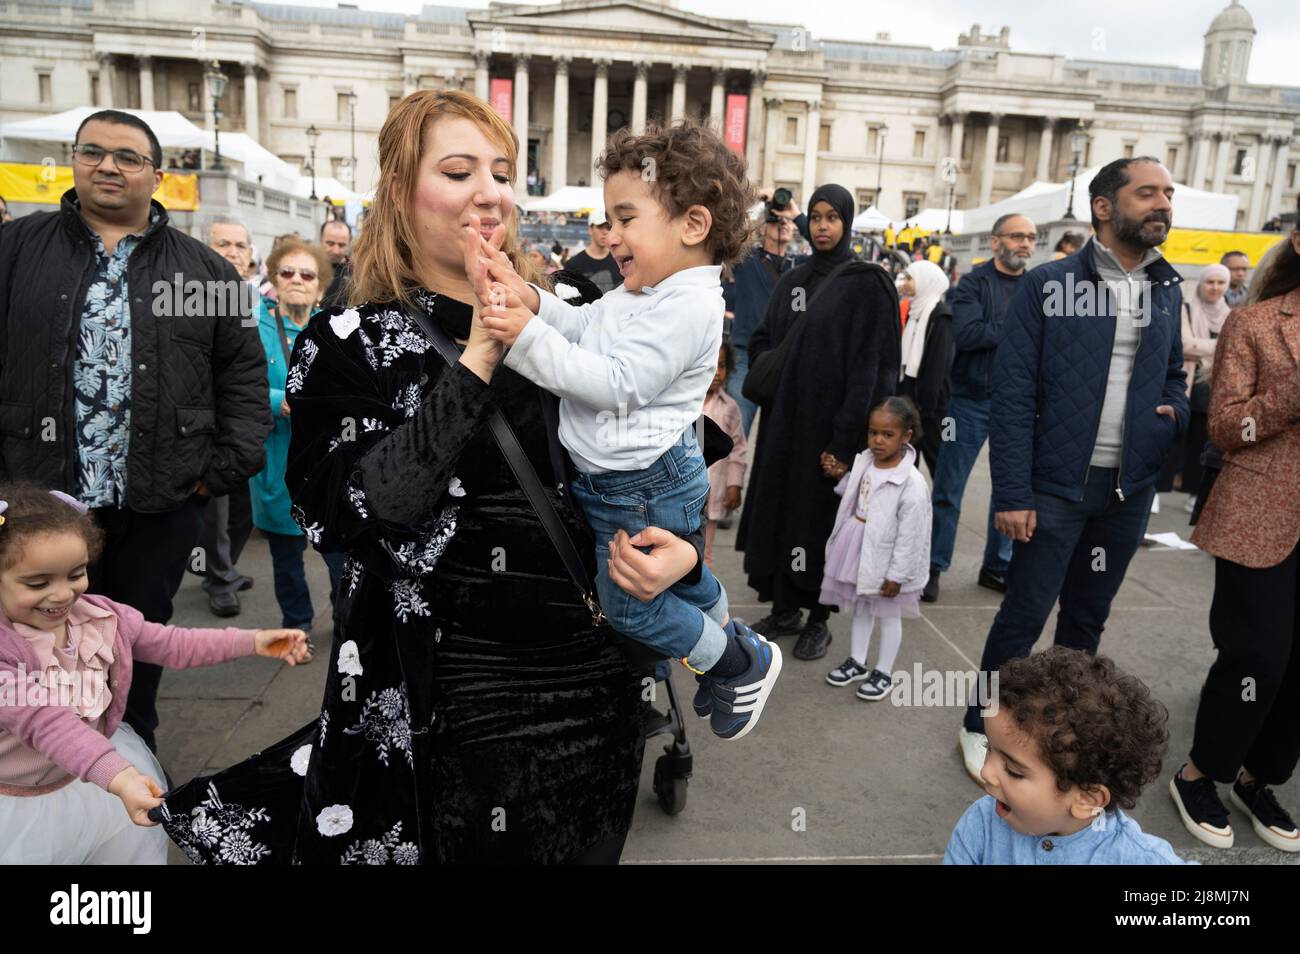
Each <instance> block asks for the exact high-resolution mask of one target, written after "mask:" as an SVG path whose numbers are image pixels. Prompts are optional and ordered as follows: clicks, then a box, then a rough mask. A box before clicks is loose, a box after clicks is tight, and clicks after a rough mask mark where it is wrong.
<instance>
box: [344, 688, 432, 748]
mask: <svg viewBox="0 0 1300 954" xmlns="http://www.w3.org/2000/svg"><path fill="white" fill-rule="evenodd" d="M343 734H344V735H359V736H361V737H362V738H364V739H365V740H366V741H367V742H373V743H375V748H376V754H378V756H379V761H381V762H383V763H384V765H388V764H389V763H388V755H389V752H390V750H393V749H396V750H397V751H398V752H401V753H402V754H403V755H404V756H405V758H406V764H407V767H408V768H414V767H415V759H414V755H413V754H412V752H411V708H410V704H409V703H408V702H407V699H406V687H405V686H399V687H398V688H396V689H384V690H383V691H382V692H378V693H375V692H372V693H370V697H369V698H368V699H366V701H365V704H364V705H363V706H362V708H361V717H360V718H359V719H358V721H357V724H356V725H354V726H352V727H351V728H350V729H344V730H343Z"/></svg>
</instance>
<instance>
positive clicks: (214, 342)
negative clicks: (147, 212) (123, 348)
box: [0, 189, 272, 513]
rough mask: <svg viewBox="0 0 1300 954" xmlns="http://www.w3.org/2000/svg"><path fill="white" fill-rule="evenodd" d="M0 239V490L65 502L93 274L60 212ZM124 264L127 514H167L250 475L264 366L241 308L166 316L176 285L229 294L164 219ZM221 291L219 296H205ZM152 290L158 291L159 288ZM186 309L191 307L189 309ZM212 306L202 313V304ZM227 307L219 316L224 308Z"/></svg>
mask: <svg viewBox="0 0 1300 954" xmlns="http://www.w3.org/2000/svg"><path fill="white" fill-rule="evenodd" d="M74 198H75V191H74V190H72V189H69V190H68V191H67V192H66V193H65V194H64V196H63V201H62V207H61V208H60V209H59V211H57V212H43V213H38V214H35V215H28V216H25V217H23V218H20V219H16V220H15V221H13V222H10V223H8V224H6V225H4V226H3V227H0V479H8V480H32V481H35V482H37V483H39V484H42V485H44V486H46V487H49V488H51V489H59V490H63V491H66V492H68V493H73V494H75V493H77V491H78V490H79V480H78V474H77V469H78V462H77V445H76V441H75V436H74V435H75V424H76V418H75V414H76V411H75V408H74V395H75V391H74V388H73V380H72V378H73V368H74V366H75V364H76V358H77V341H78V333H79V328H80V323H81V315H82V311H83V308H84V303H85V299H86V292H87V290H88V288H89V285H90V281H91V277H92V276H93V274H94V267H95V251H94V238H93V235H92V233H91V232H90V230H89V229H88V228H87V227H86V224H85V222H84V221H83V220H82V218H81V214H80V212H79V211H78V208H77V205H76V204H75V202H74V201H73V200H74ZM154 208H155V209H157V210H158V211H159V212H160V213H161V214H160V216H159V218H158V219H157V220H156V221H155V222H154V223H153V224H152V225H151V226H150V227H149V229H148V231H147V232H146V233H145V235H144V237H143V238H142V239H141V240H140V243H139V245H138V246H136V248H135V249H134V251H132V253H131V259H130V262H129V263H128V265H127V283H128V289H129V293H130V296H131V363H132V366H133V367H132V375H131V437H130V441H131V445H130V451H129V455H130V456H129V459H128V461H127V505H128V506H129V507H130V509H132V510H136V511H140V512H143V513H161V512H164V511H168V510H174V509H176V508H177V507H179V506H180V505H181V504H182V503H183V502H184V501H185V500H187V499H188V498H189V496H190V494H191V492H192V490H193V487H194V485H195V482H196V481H198V480H202V481H203V482H204V483H205V484H207V486H208V488H209V489H210V490H211V492H212V493H213V494H214V495H220V494H224V493H227V492H229V491H230V490H231V489H232V488H234V487H235V486H236V485H238V484H239V483H240V482H241V481H244V480H247V479H248V478H249V477H250V476H251V475H253V474H255V473H257V472H258V471H259V470H261V469H262V465H263V462H264V459H265V453H264V451H263V449H262V440H263V438H264V437H265V436H266V434H267V433H268V432H269V431H270V429H271V424H272V419H271V408H270V395H269V391H268V388H267V378H266V356H265V354H264V353H263V351H262V345H261V342H260V340H259V339H258V335H257V319H256V317H255V315H251V314H249V312H248V311H247V307H246V305H247V302H246V301H245V300H243V299H239V298H238V297H237V295H235V294H226V296H225V298H224V300H223V301H222V302H221V307H219V308H215V309H214V310H216V311H219V312H220V313H221V314H225V315H229V316H230V317H214V316H213V315H212V314H210V313H209V311H208V307H207V306H206V305H205V306H204V307H203V308H202V310H203V311H204V314H198V315H195V314H189V315H186V314H184V312H185V311H186V310H189V311H191V312H192V311H194V310H198V309H194V308H190V309H186V308H184V307H182V308H181V309H180V310H181V312H182V314H180V315H176V314H175V312H176V310H177V309H176V308H175V305H176V304H177V300H178V298H179V300H180V303H181V304H182V306H184V297H185V292H184V290H183V289H184V285H182V291H181V292H180V294H179V295H178V294H176V293H175V292H174V291H173V286H174V283H175V282H176V280H177V276H178V275H179V276H181V282H182V283H189V282H196V281H197V282H202V283H204V284H203V286H202V288H203V289H204V294H203V300H204V301H211V300H212V299H210V298H209V297H208V295H207V290H208V289H222V290H224V291H226V292H231V291H232V290H234V289H237V288H238V283H239V276H238V275H236V274H235V270H234V268H233V267H232V266H231V265H230V263H229V262H227V261H226V260H225V259H223V258H222V257H221V256H220V255H218V254H217V253H216V252H214V251H212V250H211V249H209V248H207V247H206V246H205V245H203V244H202V243H201V242H199V241H197V240H195V239H192V238H190V237H189V236H187V235H185V234H183V233H181V232H178V231H177V230H176V229H173V228H170V227H169V226H168V225H167V221H168V218H167V213H166V211H165V210H164V209H163V208H162V206H161V205H159V204H158V203H157V202H155V203H154ZM208 282H222V283H225V282H230V283H233V284H230V285H221V286H216V285H208V284H207V283H208ZM158 283H165V291H164V288H163V285H162V284H158ZM195 300H197V296H196V299H195ZM215 304H216V303H215V302H214V305H215ZM232 305H233V307H231V306H232Z"/></svg>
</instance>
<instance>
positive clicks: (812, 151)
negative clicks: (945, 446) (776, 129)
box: [799, 100, 822, 212]
mask: <svg viewBox="0 0 1300 954" xmlns="http://www.w3.org/2000/svg"><path fill="white" fill-rule="evenodd" d="M807 122H808V125H807V128H806V129H805V130H804V143H803V182H802V185H801V186H800V188H801V189H802V191H801V192H800V194H799V204H800V206H803V205H804V204H805V203H807V201H808V197H809V196H810V195H812V194H813V190H814V189H816V188H817V144H818V140H819V139H820V138H821V130H822V104H821V103H820V102H818V101H817V100H813V101H812V102H810V103H809V104H808V120H807ZM804 211H805V212H807V211H808V210H807V209H806V208H805V209H804Z"/></svg>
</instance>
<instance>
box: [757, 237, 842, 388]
mask: <svg viewBox="0 0 1300 954" xmlns="http://www.w3.org/2000/svg"><path fill="white" fill-rule="evenodd" d="M855 263H856V259H852V258H850V259H849V260H848V261H847V262H840V264H838V265H836V266H835V267H834V268H833V269H831V271H830V274H828V275H827V276H826V279H825V281H823V282H822V283H821V286H820V287H819V288H818V289H817V290H816V291H815V292H813V296H812V298H810V299H809V300H808V306H807V307H806V308H805V309H804V311H803V314H801V315H800V316H799V317H798V318H797V319H795V323H794V325H793V327H791V328H790V330H789V331H787V332H786V333H785V337H784V338H782V339H781V343H780V344H779V345H777V346H776V347H775V348H772V349H771V350H770V351H764V352H763V353H762V354H760V355H759V356H758V357H757V358H755V359H754V362H753V363H752V364H751V365H750V366H749V372H748V373H747V374H746V375H745V380H744V383H743V384H741V386H740V393H741V394H743V395H744V396H745V397H746V398H748V399H749V400H751V401H753V402H754V403H755V404H757V405H759V406H760V407H766V406H767V405H768V404H770V403H772V398H774V397H776V391H777V388H778V387H780V385H781V372H782V371H783V370H784V369H785V362H786V358H787V357H788V356H789V354H790V349H791V348H792V347H793V346H794V342H795V339H797V338H798V337H799V332H801V331H802V330H803V328H804V326H805V325H806V324H807V323H808V316H809V315H811V314H812V310H813V305H814V304H815V303H816V301H817V299H818V298H820V297H821V294H822V292H824V291H825V290H826V289H827V288H829V287H830V286H831V283H832V282H833V281H834V280H835V279H836V278H838V277H839V275H840V273H841V272H843V271H844V270H845V269H846V268H848V267H849V266H850V265H853V264H855Z"/></svg>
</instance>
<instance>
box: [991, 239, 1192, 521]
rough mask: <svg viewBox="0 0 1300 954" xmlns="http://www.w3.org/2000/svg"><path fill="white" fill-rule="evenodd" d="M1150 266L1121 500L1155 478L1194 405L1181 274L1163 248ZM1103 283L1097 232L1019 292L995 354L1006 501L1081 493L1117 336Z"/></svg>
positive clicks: (999, 462)
mask: <svg viewBox="0 0 1300 954" xmlns="http://www.w3.org/2000/svg"><path fill="white" fill-rule="evenodd" d="M1146 276H1147V281H1148V283H1149V284H1148V286H1147V288H1146V289H1145V290H1144V292H1143V297H1142V300H1141V305H1142V308H1143V315H1142V316H1141V317H1140V318H1139V319H1138V320H1139V324H1140V325H1141V327H1140V328H1139V333H1138V345H1137V353H1136V355H1135V356H1134V362H1133V375H1132V377H1131V378H1130V379H1129V388H1128V403H1127V405H1126V407H1125V411H1124V436H1123V444H1122V448H1121V459H1120V469H1119V471H1120V472H1119V489H1118V493H1119V495H1120V497H1121V499H1122V498H1124V497H1127V496H1129V495H1131V494H1133V493H1135V492H1137V491H1139V490H1143V489H1145V488H1146V487H1148V486H1150V485H1151V484H1152V483H1154V482H1155V480H1156V476H1157V474H1158V473H1159V471H1160V464H1161V460H1162V459H1163V458H1164V455H1165V452H1166V451H1167V450H1168V449H1169V445H1170V444H1172V443H1173V441H1174V438H1175V436H1176V435H1177V433H1178V432H1180V431H1182V430H1185V429H1186V427H1187V422H1188V416H1189V411H1188V406H1187V394H1186V390H1185V383H1184V382H1185V378H1184V374H1183V346H1182V340H1181V330H1180V328H1181V326H1180V322H1179V315H1180V313H1181V310H1182V290H1181V288H1180V287H1179V283H1180V281H1181V279H1180V278H1179V275H1178V273H1177V272H1176V271H1175V270H1174V268H1173V266H1171V265H1170V264H1169V263H1168V262H1166V261H1165V260H1164V259H1163V258H1159V259H1156V260H1155V261H1154V262H1152V263H1151V264H1150V265H1148V266H1147V270H1146ZM1089 287H1090V289H1091V291H1092V292H1093V294H1091V295H1089ZM1104 287H1105V285H1104V283H1103V282H1102V281H1101V278H1100V276H1099V275H1098V273H1097V267H1096V265H1095V263H1094V261H1093V242H1091V241H1090V242H1088V244H1087V245H1085V246H1084V247H1083V248H1082V249H1080V250H1079V251H1078V252H1076V253H1075V254H1073V255H1070V256H1068V257H1066V258H1063V259H1060V260H1059V261H1055V262H1048V263H1047V264H1045V265H1040V266H1038V267H1037V268H1035V269H1033V270H1032V271H1030V272H1029V273H1028V274H1027V275H1026V276H1025V277H1024V279H1023V280H1022V281H1021V284H1020V289H1019V291H1017V292H1016V296H1015V298H1014V299H1013V300H1012V303H1011V309H1010V311H1009V312H1008V313H1007V316H1006V319H1005V321H1004V323H1003V328H1002V336H1001V340H1000V341H999V343H998V347H997V355H996V358H995V359H994V365H993V396H992V402H993V403H992V413H991V415H990V417H991V426H990V430H989V463H990V469H991V470H992V473H993V506H994V508H995V509H996V510H998V511H1004V510H1033V509H1035V505H1034V493H1035V492H1039V493H1050V494H1055V495H1057V496H1059V497H1064V498H1066V499H1067V500H1082V499H1083V488H1084V484H1085V482H1086V480H1087V474H1088V463H1089V461H1090V460H1091V458H1092V451H1093V446H1094V445H1095V443H1096V440H1097V427H1098V424H1099V423H1100V420H1101V405H1102V400H1103V398H1104V397H1105V394H1106V376H1107V374H1108V372H1109V369H1110V355H1111V348H1112V346H1113V344H1114V340H1115V303H1114V300H1113V299H1112V298H1111V296H1109V295H1096V294H1095V292H1096V289H1098V288H1104ZM1094 303H1098V304H1094ZM1148 308H1149V310H1147V309H1148ZM1143 323H1144V324H1143ZM1161 404H1168V405H1170V406H1171V407H1173V409H1174V413H1175V415H1176V416H1177V422H1176V423H1175V421H1172V420H1170V419H1169V418H1168V417H1166V416H1164V415H1159V414H1157V413H1156V407H1157V406H1158V405H1161Z"/></svg>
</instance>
